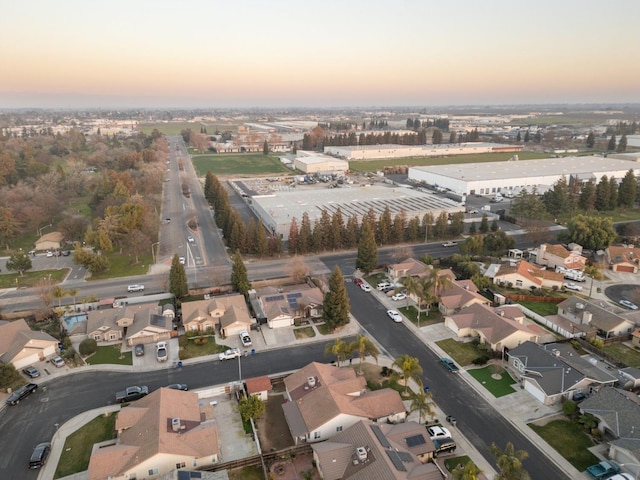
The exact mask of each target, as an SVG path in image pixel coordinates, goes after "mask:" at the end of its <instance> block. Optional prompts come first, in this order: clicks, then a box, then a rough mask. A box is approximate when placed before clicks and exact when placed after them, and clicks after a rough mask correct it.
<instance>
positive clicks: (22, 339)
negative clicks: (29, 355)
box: [0, 318, 58, 363]
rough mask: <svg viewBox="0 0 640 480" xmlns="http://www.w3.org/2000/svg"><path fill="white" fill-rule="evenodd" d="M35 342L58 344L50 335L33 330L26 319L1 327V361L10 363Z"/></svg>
mask: <svg viewBox="0 0 640 480" xmlns="http://www.w3.org/2000/svg"><path fill="white" fill-rule="evenodd" d="M33 340H35V341H38V342H50V343H55V344H56V345H57V344H58V340H57V339H55V338H53V337H52V336H51V335H49V334H48V333H46V332H37V331H35V330H31V329H30V328H29V325H27V322H26V321H25V320H24V318H19V319H18V320H14V321H12V322H7V323H5V324H3V325H0V359H1V360H2V362H4V363H10V362H11V361H12V360H13V359H14V358H15V357H16V355H18V354H19V353H20V352H21V351H22V350H23V349H24V348H26V347H27V346H28V344H29V342H31V341H33Z"/></svg>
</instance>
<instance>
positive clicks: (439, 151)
mask: <svg viewBox="0 0 640 480" xmlns="http://www.w3.org/2000/svg"><path fill="white" fill-rule="evenodd" d="M520 151H522V145H503V144H501V143H481V142H468V143H453V144H449V143H448V144H442V145H359V146H349V147H324V153H326V154H328V155H334V156H336V157H339V158H344V159H345V160H376V159H385V158H407V157H443V156H447V155H469V154H472V153H498V152H499V153H502V152H520Z"/></svg>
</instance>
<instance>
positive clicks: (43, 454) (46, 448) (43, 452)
mask: <svg viewBox="0 0 640 480" xmlns="http://www.w3.org/2000/svg"><path fill="white" fill-rule="evenodd" d="M50 452H51V444H50V443H49V442H43V443H39V444H38V445H36V448H34V449H33V453H32V454H31V458H30V459H29V469H34V468H40V467H44V464H45V463H47V458H48V457H49V453H50Z"/></svg>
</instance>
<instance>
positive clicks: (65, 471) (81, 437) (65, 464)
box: [53, 413, 116, 479]
mask: <svg viewBox="0 0 640 480" xmlns="http://www.w3.org/2000/svg"><path fill="white" fill-rule="evenodd" d="M115 423H116V414H114V413H110V414H108V415H100V416H98V417H96V418H95V419H93V420H92V421H90V422H89V423H87V424H86V425H85V426H84V427H82V428H80V429H79V430H77V431H75V432H74V433H72V434H71V435H69V436H68V437H67V440H66V441H65V442H64V448H63V449H62V455H61V457H60V461H59V462H58V467H57V468H56V473H55V475H54V477H53V478H54V479H55V478H61V477H66V476H67V475H72V474H74V473H79V472H84V471H85V470H87V468H89V458H90V457H91V449H92V448H93V444H94V443H98V442H104V441H105V440H111V439H112V438H116V432H115Z"/></svg>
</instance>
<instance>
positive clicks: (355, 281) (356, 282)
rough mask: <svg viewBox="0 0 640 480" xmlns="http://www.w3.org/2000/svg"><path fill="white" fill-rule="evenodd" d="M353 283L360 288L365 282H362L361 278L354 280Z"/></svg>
mask: <svg viewBox="0 0 640 480" xmlns="http://www.w3.org/2000/svg"><path fill="white" fill-rule="evenodd" d="M353 283H355V284H356V285H358V286H360V285H362V284H363V283H364V282H363V281H362V279H361V278H354V279H353Z"/></svg>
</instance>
